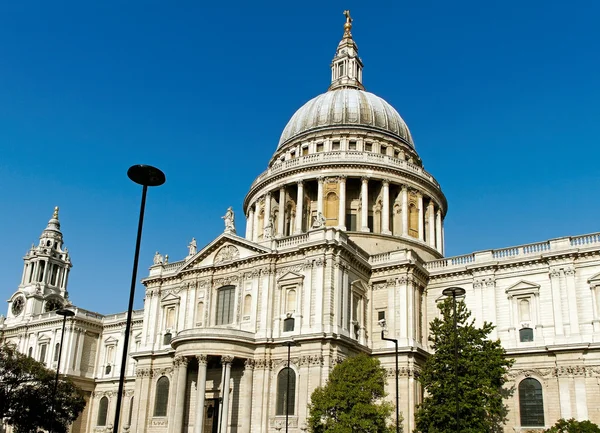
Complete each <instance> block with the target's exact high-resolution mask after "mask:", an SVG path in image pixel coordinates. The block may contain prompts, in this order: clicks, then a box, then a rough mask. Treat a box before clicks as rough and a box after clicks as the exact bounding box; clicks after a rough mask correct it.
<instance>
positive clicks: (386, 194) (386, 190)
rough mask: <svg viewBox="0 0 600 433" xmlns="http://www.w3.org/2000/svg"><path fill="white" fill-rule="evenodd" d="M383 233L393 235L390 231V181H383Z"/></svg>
mask: <svg viewBox="0 0 600 433" xmlns="http://www.w3.org/2000/svg"><path fill="white" fill-rule="evenodd" d="M381 218H382V221H381V233H383V234H384V235H391V234H392V232H391V231H390V182H389V180H384V181H383V216H382V217H381Z"/></svg>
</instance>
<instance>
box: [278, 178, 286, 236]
mask: <svg viewBox="0 0 600 433" xmlns="http://www.w3.org/2000/svg"><path fill="white" fill-rule="evenodd" d="M284 229H285V186H282V187H281V188H279V219H278V220H277V235H278V236H283V235H284V233H283V231H284Z"/></svg>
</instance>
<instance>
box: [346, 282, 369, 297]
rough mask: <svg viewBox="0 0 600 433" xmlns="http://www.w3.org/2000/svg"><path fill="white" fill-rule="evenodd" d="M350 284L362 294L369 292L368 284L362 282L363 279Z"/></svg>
mask: <svg viewBox="0 0 600 433" xmlns="http://www.w3.org/2000/svg"><path fill="white" fill-rule="evenodd" d="M350 286H351V287H352V290H354V291H356V292H359V293H361V294H365V293H367V290H368V286H367V285H366V284H365V283H364V282H362V281H361V280H355V281H353V282H352V283H351V284H350Z"/></svg>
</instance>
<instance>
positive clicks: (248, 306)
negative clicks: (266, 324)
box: [242, 293, 252, 321]
mask: <svg viewBox="0 0 600 433" xmlns="http://www.w3.org/2000/svg"><path fill="white" fill-rule="evenodd" d="M251 313H252V295H251V294H249V293H248V294H247V295H246V296H244V308H243V309H242V320H244V321H247V320H250V314H251Z"/></svg>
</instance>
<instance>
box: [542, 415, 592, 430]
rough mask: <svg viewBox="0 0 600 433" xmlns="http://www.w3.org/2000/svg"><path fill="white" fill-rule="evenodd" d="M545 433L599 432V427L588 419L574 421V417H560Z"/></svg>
mask: <svg viewBox="0 0 600 433" xmlns="http://www.w3.org/2000/svg"><path fill="white" fill-rule="evenodd" d="M544 431H545V432H546V433H600V427H598V425H597V424H594V423H593V422H591V421H589V420H585V421H575V419H574V418H570V419H564V418H561V419H559V420H558V421H556V424H554V425H553V426H552V427H550V428H549V429H548V430H544Z"/></svg>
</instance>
